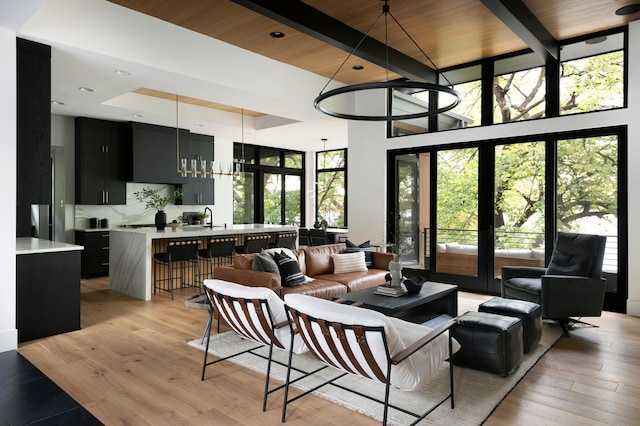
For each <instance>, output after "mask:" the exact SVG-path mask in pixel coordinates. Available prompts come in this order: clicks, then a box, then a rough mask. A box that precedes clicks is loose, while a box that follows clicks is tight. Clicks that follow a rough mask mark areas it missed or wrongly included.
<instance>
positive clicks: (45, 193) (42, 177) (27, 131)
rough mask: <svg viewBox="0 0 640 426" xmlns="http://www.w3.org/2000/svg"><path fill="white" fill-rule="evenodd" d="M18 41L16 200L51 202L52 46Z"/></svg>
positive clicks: (26, 202) (24, 204) (25, 203)
mask: <svg viewBox="0 0 640 426" xmlns="http://www.w3.org/2000/svg"><path fill="white" fill-rule="evenodd" d="M16 44H17V45H16V48H17V58H16V59H17V69H16V71H17V78H16V80H17V81H16V83H17V105H16V106H17V146H16V151H17V180H18V183H17V200H16V202H17V206H24V207H28V206H30V205H31V204H51V47H50V46H47V45H44V44H40V43H36V42H33V41H29V40H24V39H20V38H18V39H16ZM28 219H29V221H28V224H30V217H29V218H28Z"/></svg>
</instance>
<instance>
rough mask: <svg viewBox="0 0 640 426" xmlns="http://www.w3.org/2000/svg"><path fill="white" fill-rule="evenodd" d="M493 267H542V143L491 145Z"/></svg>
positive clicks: (495, 274) (498, 269)
mask: <svg viewBox="0 0 640 426" xmlns="http://www.w3.org/2000/svg"><path fill="white" fill-rule="evenodd" d="M494 188H495V196H494V220H493V226H494V268H493V277H494V278H496V277H499V276H500V275H501V273H502V272H501V270H502V267H503V266H540V267H544V266H545V253H544V236H545V232H544V231H545V192H546V191H545V143H544V142H528V143H517V144H510V145H498V146H496V148H495V185H494Z"/></svg>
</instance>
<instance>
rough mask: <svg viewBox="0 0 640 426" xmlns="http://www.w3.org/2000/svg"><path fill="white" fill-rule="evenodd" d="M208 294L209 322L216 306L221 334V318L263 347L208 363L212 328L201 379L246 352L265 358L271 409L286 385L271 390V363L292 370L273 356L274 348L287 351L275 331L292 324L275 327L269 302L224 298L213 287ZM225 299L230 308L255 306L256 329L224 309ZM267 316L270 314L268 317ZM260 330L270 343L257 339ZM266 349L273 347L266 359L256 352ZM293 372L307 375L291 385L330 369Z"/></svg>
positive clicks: (296, 369)
mask: <svg viewBox="0 0 640 426" xmlns="http://www.w3.org/2000/svg"><path fill="white" fill-rule="evenodd" d="M205 293H206V295H207V298H208V300H209V303H210V304H211V305H210V309H209V323H210V324H212V323H213V314H214V310H215V309H216V308H214V307H213V306H216V307H217V308H218V333H219V332H220V317H222V319H223V320H224V321H225V322H226V323H227V324H228V325H229V327H230V328H231V329H232V330H233V331H235V332H236V333H237V334H238V335H240V336H242V337H244V338H247V339H249V340H252V341H254V342H259V343H261V344H260V345H259V346H256V347H253V348H250V349H247V350H244V351H242V352H238V353H235V354H233V355H229V356H226V357H224V358H218V359H216V360H214V361H209V362H207V358H208V355H209V344H210V341H211V327H209V332H208V335H207V344H206V347H205V350H204V360H203V362H202V376H201V380H202V381H204V377H205V371H206V368H207V367H208V366H210V365H213V364H217V363H219V362H221V361H225V360H228V359H230V358H234V357H236V356H239V355H242V354H245V353H250V354H252V355H255V356H257V357H259V358H262V359H265V360H267V371H266V373H265V384H264V394H263V399H262V411H266V410H267V397H268V396H269V395H270V394H272V393H273V392H276V391H278V390H280V389H283V388H284V387H285V384H281V385H279V386H276V387H274V388H272V389H269V384H270V383H269V381H270V377H271V363H272V362H275V363H276V364H278V365H281V366H283V367H288V366H287V364H285V363H283V362H280V361H278V360H274V359H273V357H272V355H273V348H274V346H275V347H277V348H279V349H284V346H283V345H282V343H281V342H280V341H278V339H277V338H275V335H274V332H275V330H276V329H279V328H282V327H286V326H287V325H288V322H284V323H281V324H273V323H272V321H271V318H272V315H271V310H270V308H269V304H268V303H267V300H266V299H259V298H257V299H243V298H237V297H232V296H228V295H224V294H221V293H218V292H215V291H213V290H212V289H210V288H207V287H205ZM223 300H225V301H226V302H227V304H228V305H230V306H232V304H233V303H234V302H238V303H239V304H240V305H246V304H251V305H253V306H254V308H255V312H256V313H257V314H258V316H259V318H258V323H257V324H256V323H252V324H251V327H253V328H252V329H251V330H249V329H247V328H245V327H244V326H243V325H242V324H241V323H240V322H239V321H238V320H239V318H238V317H237V313H235V312H233V311H230V310H227V309H224V308H222V307H223V306H224V304H223V303H222V302H223ZM243 309H244V311H245V313H246V312H247V310H246V308H243ZM265 313H266V315H265ZM258 328H261V329H263V330H264V331H268V334H269V337H270V338H269V339H268V341H266V340H262V339H258V340H256V335H259V333H257V330H258ZM293 337H294V336H293V334H292V335H291V339H292V340H293ZM264 346H268V347H269V353H268V355H267V356H264V355H262V354H260V353H258V352H256V351H257V350H258V349H261V348H263V347H264ZM290 347H291V352H293V345H292V344H291V345H290ZM291 368H292V369H293V370H295V371H297V372H299V373H301V374H303V376H301V377H300V378H299V379H296V380H293V381H291V383H295V382H297V381H298V380H301V379H302V378H304V377H306V375H308V374H313V373H316V372H318V371H320V370H323V369H325V368H327V367H326V366H323V367H321V368H318V369H316V370H314V371H312V372H306V371H303V370H301V369H298V368H295V367H291Z"/></svg>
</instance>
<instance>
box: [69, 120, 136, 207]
mask: <svg viewBox="0 0 640 426" xmlns="http://www.w3.org/2000/svg"><path fill="white" fill-rule="evenodd" d="M129 129H130V127H129V124H128V123H118V122H113V121H105V120H96V119H92V118H84V117H79V118H76V188H75V189H76V204H92V205H100V204H112V205H114V204H126V202H127V191H126V190H127V187H126V181H127V180H128V179H129V178H130V170H131V163H130V156H129V155H128V152H129V146H130V136H129V135H130V130H129Z"/></svg>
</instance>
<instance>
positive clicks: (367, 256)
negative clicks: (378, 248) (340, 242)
mask: <svg viewBox="0 0 640 426" xmlns="http://www.w3.org/2000/svg"><path fill="white" fill-rule="evenodd" d="M345 244H346V245H347V250H346V252H347V253H354V252H359V251H363V252H364V264H365V265H367V268H371V266H372V265H373V261H372V260H371V241H370V240H367V241H365V242H364V243H362V244H360V245H359V246H357V245H355V244H354V243H352V242H351V241H349V240H347V241H346V242H345Z"/></svg>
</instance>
